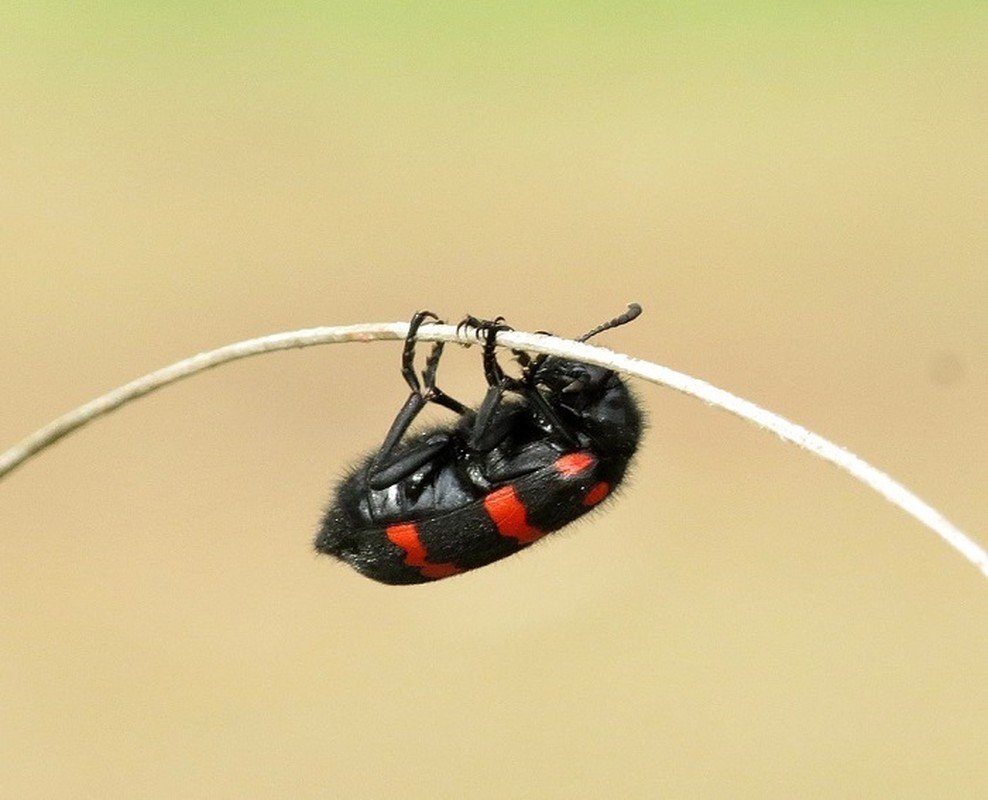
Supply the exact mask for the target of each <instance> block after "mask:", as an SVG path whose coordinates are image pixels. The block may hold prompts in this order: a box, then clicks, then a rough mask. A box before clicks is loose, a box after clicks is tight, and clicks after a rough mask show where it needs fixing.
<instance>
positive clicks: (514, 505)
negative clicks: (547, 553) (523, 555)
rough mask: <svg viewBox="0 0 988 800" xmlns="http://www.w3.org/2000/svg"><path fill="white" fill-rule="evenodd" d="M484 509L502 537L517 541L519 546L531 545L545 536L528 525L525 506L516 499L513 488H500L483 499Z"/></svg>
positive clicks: (542, 532) (516, 495)
mask: <svg viewBox="0 0 988 800" xmlns="http://www.w3.org/2000/svg"><path fill="white" fill-rule="evenodd" d="M484 508H486V509H487V514H488V516H490V518H491V521H492V522H493V523H494V525H496V526H497V532H498V533H499V534H501V535H502V536H507V537H509V538H511V539H517V540H518V542H519V543H520V544H531V543H532V542H534V541H535V540H536V539H538V538H539V537H541V536H543V535H544V534H545V532H544V531H540V530H539V529H538V528H535V527H533V526H531V525H529V524H528V517H527V515H526V514H525V504H524V503H522V502H521V500H519V499H518V494H517V492H515V487H514V486H502V487H501V488H500V489H495V490H494V491H493V492H491V493H490V494H489V495H487V497H485V498H484Z"/></svg>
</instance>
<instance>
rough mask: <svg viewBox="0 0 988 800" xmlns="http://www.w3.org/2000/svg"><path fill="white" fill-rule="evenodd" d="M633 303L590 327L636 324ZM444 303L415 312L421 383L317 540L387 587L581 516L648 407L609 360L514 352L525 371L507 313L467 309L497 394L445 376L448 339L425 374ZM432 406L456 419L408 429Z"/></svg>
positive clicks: (488, 554)
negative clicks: (447, 384)
mask: <svg viewBox="0 0 988 800" xmlns="http://www.w3.org/2000/svg"><path fill="white" fill-rule="evenodd" d="M640 313H641V306H639V305H638V304H636V303H632V304H631V305H629V306H628V310H627V311H626V312H625V313H624V314H621V315H620V316H618V317H615V318H614V319H612V320H609V321H608V322H605V323H603V324H602V325H598V326H597V327H596V328H594V329H592V330H590V331H588V332H587V333H585V334H584V335H583V336H581V337H580V339H579V341H581V342H582V341H586V340H587V339H589V338H591V337H592V336H595V335H597V334H598V333H601V332H603V331H606V330H609V329H611V328H616V327H618V326H619V325H624V324H626V323H628V322H631V321H632V320H633V319H635V318H636V317H637V316H638V315H639V314H640ZM426 319H433V320H436V319H437V317H436V315H435V314H432V313H431V312H429V311H419V312H417V313H416V314H415V316H413V317H412V320H411V324H410V325H409V329H408V335H407V337H406V339H405V346H404V349H403V351H402V368H401V373H402V376H403V377H404V379H405V381H406V382H407V383H408V385H409V387H410V388H411V394H410V395H409V397H408V400H406V401H405V404H404V406H403V407H402V409H401V411H399V412H398V416H397V417H396V418H395V421H394V423H393V424H392V425H391V430H390V431H388V435H387V436H386V437H385V439H384V444H383V445H382V446H381V448H380V450H378V451H377V453H376V454H374V455H372V456H370V457H369V458H367V459H366V460H364V461H363V462H361V463H360V465H359V466H357V467H356V468H355V469H353V470H352V471H351V472H350V473H349V475H348V476H347V477H346V478H345V479H344V480H343V481H342V482H341V483H340V484H339V486H337V488H336V494H335V497H334V498H333V501H332V503H331V504H330V506H329V508H328V510H327V511H326V514H325V516H324V517H323V520H322V524H321V527H320V530H319V533H318V535H317V536H316V541H315V546H316V550H318V551H319V552H322V553H326V554H328V555H331V556H335V557H336V558H338V559H340V560H341V561H344V562H346V563H347V564H349V565H350V566H352V567H353V568H354V569H356V570H357V571H358V572H360V573H362V574H363V575H366V576H367V577H368V578H373V579H374V580H376V581H380V582H382V583H388V584H409V583H425V582H428V581H434V580H438V579H439V578H446V577H449V576H450V575H456V574H458V573H460V572H465V571H467V570H471V569H476V568H477V567H482V566H485V565H487V564H490V563H492V562H494V561H497V560H499V559H502V558H504V557H505V556H509V555H511V554H512V553H515V552H517V551H518V550H521V549H522V548H524V547H527V546H528V545H530V544H532V542H534V541H536V540H537V539H539V538H541V537H542V536H544V535H545V534H547V533H551V532H552V531H556V530H558V529H560V528H562V527H563V526H564V525H567V524H568V523H570V522H572V521H573V520H575V519H577V518H579V517H581V516H583V515H584V514H586V513H587V512H588V511H590V510H591V509H593V508H594V507H596V506H597V505H598V504H599V503H600V502H601V501H602V500H604V499H605V498H607V497H608V496H609V495H610V494H611V493H612V492H613V491H614V489H615V487H616V486H617V485H618V484H619V483H620V482H621V479H622V478H623V477H624V474H625V471H626V469H627V467H628V464H629V462H630V461H631V458H632V456H633V455H634V453H635V450H636V449H637V447H638V442H639V439H640V438H641V432H642V426H643V422H642V413H641V410H640V409H639V407H638V403H637V402H636V400H635V398H634V396H633V395H632V394H631V391H630V390H629V389H628V387H627V386H626V385H625V383H624V381H623V380H621V378H620V377H619V376H618V375H617V373H615V372H614V371H613V370H609V369H606V368H604V367H598V366H592V365H589V364H584V363H582V362H580V361H572V360H568V359H565V358H560V357H558V356H545V355H540V356H536V357H534V358H532V357H530V356H528V355H527V354H525V353H522V352H516V353H515V355H516V357H517V359H518V361H519V363H520V364H521V367H522V372H521V377H520V378H514V377H510V376H508V375H506V374H505V373H504V371H503V370H502V369H501V366H500V364H498V361H497V358H496V354H495V345H496V337H497V334H498V332H500V331H506V330H511V329H510V328H508V326H506V325H504V324H503V322H502V320H501V319H500V318H498V319H496V320H478V319H475V318H473V317H467V318H466V319H465V320H464V321H463V322H462V323H461V327H470V328H474V329H475V330H476V334H477V337H478V338H479V339H481V340H483V343H484V349H483V366H484V375H485V377H486V380H487V387H488V388H487V394H486V396H485V397H484V400H483V402H482V403H481V404H480V406H478V407H477V408H476V409H473V408H469V407H467V406H465V405H464V404H463V403H460V402H459V401H457V400H454V399H453V398H452V397H450V396H449V395H447V394H445V393H444V392H443V391H442V390H441V389H439V388H438V387H437V386H436V371H437V369H438V367H439V360H440V356H441V355H442V352H443V343H441V342H439V343H436V344H435V345H433V347H432V351H431V353H430V355H429V357H428V359H427V360H426V365H425V370H424V371H423V372H422V382H421V383H420V382H419V379H418V376H417V375H416V373H415V363H414V362H415V345H416V334H417V332H418V329H419V327H420V326H421V325H422V323H423V322H424V321H425V320H426ZM428 403H435V404H437V405H440V406H443V407H444V408H447V409H449V410H450V411H453V412H454V413H455V414H457V415H458V417H459V418H458V420H456V421H455V422H454V423H453V424H451V425H445V426H437V427H432V428H428V429H426V430H423V431H421V432H418V433H409V431H408V429H409V426H410V425H411V424H412V422H413V421H414V420H415V418H416V416H417V415H418V414H419V412H420V411H421V410H422V409H423V408H424V407H425V406H426V404H428Z"/></svg>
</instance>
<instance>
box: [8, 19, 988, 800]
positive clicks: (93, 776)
mask: <svg viewBox="0 0 988 800" xmlns="http://www.w3.org/2000/svg"><path fill="white" fill-rule="evenodd" d="M986 68H988V13H986V11H985V6H984V4H983V3H980V2H970V3H958V2H942V3H936V4H930V3H918V2H906V3H866V4H859V3H830V2H823V3H809V2H799V3H789V4H777V3H710V4H692V3H630V2H610V3H589V2H588V3H579V2H576V3H510V2H509V3H408V4H405V3H402V4H394V3H347V4H339V3H299V4H295V5H294V6H293V5H291V4H288V5H285V6H283V5H281V4H266V3H207V4H201V3H191V2H174V3H168V4H166V3H146V2H145V3H141V2H114V3H104V4H100V6H99V9H98V10H97V9H96V8H95V7H91V6H90V5H89V4H76V3H64V2H63V3H44V2H34V3H30V4H27V3H22V2H6V3H4V4H3V7H2V10H0V108H2V111H0V276H2V290H0V334H2V337H3V343H4V346H3V348H2V350H0V369H2V374H3V395H4V400H3V412H2V414H0V446H7V445H9V444H13V443H14V442H15V441H16V440H18V439H19V438H21V437H22V436H24V435H26V434H27V433H29V432H30V431H32V430H34V429H35V428H37V427H39V426H40V425H42V424H43V423H45V422H47V421H48V420H49V419H51V418H52V417H54V416H56V415H58V414H60V413H62V412H63V411H65V410H68V409H69V408H72V407H74V406H76V405H78V404H79V403H81V402H83V401H85V400H88V399H90V398H92V397H94V396H96V395H97V394H100V393H102V392H104V391H105V390H107V389H109V388H111V387H114V386H116V385H118V384H121V383H123V382H125V381H127V380H130V379H131V378H134V377H136V376H138V375H140V374H143V373H145V372H148V371H150V370H152V369H154V368H157V367H159V366H162V365H164V364H167V363H170V362H171V361H174V360H177V359H179V358H182V357H185V356H187V355H190V354H192V353H194V352H197V351H200V350H204V349H208V348H211V347H214V346H218V345H221V344H224V343H227V342H231V341H236V340H239V339H243V338H248V337H251V336H255V335H260V334H263V333H269V332H275V331H279V330H289V329H295V328H300V327H307V326H313V325H322V324H327V325H328V324H342V323H353V322H360V321H391V320H403V319H407V318H408V316H409V315H410V314H411V312H412V311H413V310H415V309H417V308H422V307H427V308H431V309H433V310H435V311H437V312H440V313H441V314H443V315H444V316H446V317H447V318H450V319H453V320H455V319H458V318H459V317H460V316H462V315H463V314H465V313H467V312H470V313H474V314H478V315H497V314H503V315H505V316H506V317H508V319H509V321H510V322H512V323H513V324H515V325H516V326H517V327H521V328H528V329H551V330H554V331H556V332H559V333H564V334H578V333H580V332H582V331H584V330H586V329H587V328H588V327H590V326H591V325H593V324H595V323H597V322H599V321H601V320H603V319H605V318H607V317H609V316H611V315H613V314H615V313H617V312H618V311H620V310H621V309H622V308H623V307H624V304H625V303H626V302H627V301H629V300H638V301H639V302H641V303H642V305H643V306H644V307H645V312H646V313H645V315H644V316H643V317H642V318H641V319H640V320H639V321H638V322H636V323H635V324H634V325H631V326H628V327H627V328H622V329H620V330H619V331H614V332H612V333H609V334H607V335H606V336H605V337H602V338H601V343H602V344H607V345H609V346H611V347H614V348H616V349H620V350H623V351H625V352H629V353H633V354H635V355H639V356H641V357H643V358H648V359H652V360H656V361H659V362H662V363H665V364H668V365H669V366H672V367H675V368H677V369H681V370H684V371H687V372H690V373H692V374H695V375H697V376H699V377H702V378H705V379H707V380H710V381H712V382H713V383H715V384H717V385H721V386H724V387H726V388H729V389H731V390H732V391H735V392H737V393H739V394H741V395H742V396H745V397H747V398H750V399H752V400H755V401H757V402H760V403H763V404H765V405H766V406H768V407H769V408H772V409H774V410H776V411H778V412H780V413H782V414H784V415H786V416H789V417H790V418H792V419H795V420H797V421H799V422H801V423H803V424H805V425H807V426H809V427H811V428H813V429H815V430H818V431H819V432H821V433H822V434H824V435H826V436H829V437H831V438H833V439H835V440H836V441H838V442H840V443H842V444H844V445H846V446H848V447H849V448H851V449H852V450H854V451H856V452H858V453H859V454H861V455H862V456H864V457H865V458H867V459H869V460H871V461H873V462H874V463H875V464H876V465H878V466H879V467H881V468H883V469H886V470H888V471H889V472H890V473H891V474H893V475H895V476H897V477H898V478H900V479H901V480H902V481H904V482H905V483H906V484H907V485H908V486H910V487H911V488H913V489H915V490H916V491H917V492H918V493H919V494H920V495H921V496H923V497H925V498H926V499H928V500H930V501H931V502H933V503H934V504H935V505H937V506H938V507H940V508H942V509H943V510H944V512H945V513H946V514H947V515H948V516H949V517H951V518H952V519H953V520H955V521H956V522H957V523H958V524H960V525H961V526H962V527H966V528H968V529H970V530H971V531H972V532H973V533H975V535H977V536H979V537H980V538H981V540H982V542H984V541H986V539H988V500H986V497H985V474H986V470H988V414H986V408H988V347H986V343H988V319H986V315H985V311H984V309H985V305H986V302H988V270H986V264H988V224H986V221H988V148H986V146H985V142H986V130H988V95H986V93H985V85H986V84H985V76H986ZM398 354H399V350H398V348H397V346H396V345H394V344H376V345H373V346H360V345H348V346H342V347H331V348H314V349H310V350H306V351H303V352H293V353H281V354H277V355H271V356H266V357H264V358H258V359H253V360H250V361H248V362H240V363H237V364H235V365H231V366H227V367H224V368H222V369H220V370H217V371H214V372H212V373H209V374H207V375H203V376H200V377H197V378H195V379H193V380H191V381H188V382H186V383H184V384H181V385H178V386H174V387H171V388H169V389H167V390H165V391H164V392H162V393H160V394H157V395H154V396H152V397H150V398H147V399H145V400H142V401H140V402H139V403H135V404H134V405H132V406H129V407H128V408H126V409H125V410H123V411H121V412H119V413H117V414H115V415H113V416H112V417H109V418H107V419H105V420H102V421H101V422H99V423H97V424H96V425H94V426H92V427H90V428H87V429H86V430H84V431H83V432H81V433H79V434H77V435H75V436H73V437H71V438H69V439H67V440H65V441H64V442H62V443H60V444H59V445H58V446H57V447H56V448H54V449H53V450H51V451H49V452H47V453H45V454H44V455H42V456H41V457H40V458H38V459H37V460H35V461H33V462H31V463H30V464H29V465H27V466H25V467H24V468H23V469H21V470H20V471H18V472H16V473H14V474H13V475H11V476H10V477H9V478H8V479H7V480H5V481H4V482H3V483H2V485H0V587H2V588H0V591H2V602H0V651H2V655H0V796H2V797H5V798H6V797H10V798H54V797H66V798H69V797H71V798H78V797H120V798H130V797H145V798H159V797H160V798H175V797H203V798H206V797H208V798H220V797H224V798H284V797H313V798H315V797H346V798H351V797H352V798H394V797H408V798H418V797H449V798H453V797H456V798H459V797H470V798H505V797H531V798H575V797H635V798H637V797H643V798H651V797H663V798H680V797H682V798H695V797H732V798H733V797H751V798H766V797H780V798H781V797H785V798H791V797H828V798H829V797H834V798H838V797H840V798H844V797H896V798H930V797H952V798H954V797H962V798H980V797H985V796H988V771H986V770H985V764H986V753H988V725H986V720H988V679H986V678H988V585H986V583H985V580H984V578H983V577H981V576H979V575H978V573H977V572H976V571H975V570H973V569H972V568H971V567H970V566H969V565H967V564H966V563H964V562H963V561H962V560H961V559H960V558H959V557H958V556H957V555H956V554H954V553H953V552H952V551H950V550H949V549H948V548H947V547H946V546H945V545H944V544H943V543H941V542H940V541H939V540H937V539H936V538H935V537H934V536H933V534H931V533H929V532H928V531H926V530H925V529H922V528H921V527H920V526H919V525H918V524H917V523H915V522H914V521H912V520H911V519H909V518H907V517H906V516H905V515H904V514H902V513H901V512H899V511H897V510H895V509H893V508H892V507H890V506H888V505H887V504H886V503H885V502H884V501H882V500H881V499H879V498H878V497H877V496H875V495H874V494H872V493H870V492H868V491H866V490H865V489H864V488H863V487H861V486H860V485H859V484H856V483H855V482H853V481H852V480H851V479H850V478H848V477H847V476H845V475H843V474H839V473H838V472H837V471H836V470H835V469H833V468H832V467H830V466H829V465H826V464H823V463H821V462H817V461H816V460H814V459H813V458H811V457H810V456H808V455H806V454H803V453H801V452H799V451H797V450H795V449H794V448H792V447H790V446H787V445H782V444H780V442H779V441H778V440H777V439H775V437H773V436H771V435H766V434H764V433H761V432H759V431H757V430H755V429H754V428H752V427H751V426H749V425H746V424H743V423H741V422H739V421H737V420H735V419H734V418H731V417H729V416H728V415H726V414H723V413H721V412H717V411H713V410H711V409H709V408H706V407H704V406H703V405H702V404H700V403H697V402H696V401H693V400H690V399H687V398H684V397H681V396H678V395H675V394H674V393H672V392H669V391H662V390H659V389H657V388H655V387H653V386H646V385H643V386H641V391H640V394H641V397H642V400H643V403H644V404H645V406H646V407H647V409H648V411H649V415H650V418H651V428H650V430H649V432H648V435H647V438H646V441H645V443H644V447H643V450H642V452H641V455H640V458H639V459H638V463H637V467H636V470H635V473H634V477H633V480H632V481H631V483H630V485H629V486H628V488H627V489H626V490H625V492H624V493H623V495H622V497H621V498H620V500H619V501H618V502H615V503H614V504H613V506H611V507H610V508H609V509H608V510H607V511H606V512H602V513H600V514H599V515H597V516H595V517H594V518H593V519H592V521H587V522H585V523H583V524H581V525H578V526H576V527H575V528H574V529H573V530H571V531H568V532H566V533H564V534H560V535H558V536H557V537H554V538H553V540H551V541H549V542H546V543H544V544H543V545H541V546H538V547H536V548H533V549H532V550H530V551H528V552H526V553H524V554H523V555H521V556H519V557H515V558H513V559H509V560H507V561H504V562H501V563H500V564H498V565H495V566H492V567H490V568H488V569H485V570H481V571H479V572H476V573H473V574H468V575H466V576H463V577H459V578H455V579H453V580H449V581H444V582H441V583H438V584H435V585H429V586H422V587H412V588H388V587H383V586H378V585H376V584H373V583H371V582H369V581H367V580H365V579H363V578H361V577H359V576H358V575H356V574H355V573H353V572H351V571H350V570H348V569H346V568H344V567H342V566H340V565H337V564H335V563H333V562H331V561H330V560H328V559H323V558H316V557H315V556H313V554H312V553H311V550H310V540H311V536H312V534H313V531H314V529H315V526H316V523H317V521H318V518H319V515H320V512H321V509H322V506H323V505H324V503H325V502H326V500H327V498H328V496H329V489H330V486H331V485H332V482H333V481H334V480H335V478H336V477H337V476H339V475H340V473H341V472H342V470H343V469H344V468H345V466H346V465H347V464H348V463H349V462H350V461H351V460H352V459H353V458H354V457H355V455H357V454H359V453H361V452H363V451H366V450H368V449H370V448H372V447H373V446H374V445H375V444H377V443H378V442H379V441H380V439H381V438H382V436H383V434H384V432H385V431H386V429H387V426H388V425H389V424H390V422H391V419H392V417H393V415H394V413H395V411H396V410H397V408H398V406H399V404H400V403H401V401H402V399H403V397H404V393H405V388H404V385H403V383H402V382H401V379H400V377H399V376H398V373H397V364H398ZM444 370H445V371H444V373H443V375H444V385H445V387H446V388H447V389H448V390H449V391H450V392H451V393H453V394H454V395H456V396H461V397H463V398H477V399H479V397H480V394H481V391H482V385H481V379H480V378H481V376H480V374H479V369H478V367H477V360H476V351H462V350H459V349H451V350H450V352H449V357H448V359H447V361H446V362H445V364H444Z"/></svg>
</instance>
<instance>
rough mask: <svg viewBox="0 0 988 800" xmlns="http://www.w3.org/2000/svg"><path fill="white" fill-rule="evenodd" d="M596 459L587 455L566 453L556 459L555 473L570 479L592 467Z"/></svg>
mask: <svg viewBox="0 0 988 800" xmlns="http://www.w3.org/2000/svg"><path fill="white" fill-rule="evenodd" d="M595 461H596V459H595V458H594V457H593V456H592V455H590V454H589V453H583V452H577V453H567V454H566V455H564V456H560V457H559V458H557V459H556V471H557V472H559V474H560V475H562V476H563V477H565V478H572V477H573V476H574V475H579V474H580V473H581V472H586V471H587V470H588V469H590V467H592V466H593V465H594V462H595Z"/></svg>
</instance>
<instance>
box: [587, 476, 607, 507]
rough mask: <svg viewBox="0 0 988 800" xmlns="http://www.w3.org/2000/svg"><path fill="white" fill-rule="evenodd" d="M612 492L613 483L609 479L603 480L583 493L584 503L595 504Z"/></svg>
mask: <svg viewBox="0 0 988 800" xmlns="http://www.w3.org/2000/svg"><path fill="white" fill-rule="evenodd" d="M610 493H611V485H610V484H609V483H607V481H601V482H600V483H598V484H595V485H594V486H592V487H591V489H590V491H589V492H587V493H586V494H585V495H583V505H585V506H595V505H597V503H599V502H600V501H601V500H603V499H604V498H605V497H607V495H609V494H610Z"/></svg>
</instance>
